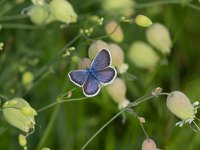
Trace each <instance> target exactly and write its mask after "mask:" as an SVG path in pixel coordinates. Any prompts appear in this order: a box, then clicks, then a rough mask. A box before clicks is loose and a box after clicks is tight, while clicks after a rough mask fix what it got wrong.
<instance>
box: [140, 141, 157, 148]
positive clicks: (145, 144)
mask: <svg viewBox="0 0 200 150" xmlns="http://www.w3.org/2000/svg"><path fill="white" fill-rule="evenodd" d="M156 149H157V148H156V143H155V142H154V141H153V140H152V139H146V140H144V142H143V143H142V150H156Z"/></svg>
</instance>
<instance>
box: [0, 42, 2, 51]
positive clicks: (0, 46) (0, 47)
mask: <svg viewBox="0 0 200 150" xmlns="http://www.w3.org/2000/svg"><path fill="white" fill-rule="evenodd" d="M1 50H3V43H2V42H1V43H0V51H1Z"/></svg>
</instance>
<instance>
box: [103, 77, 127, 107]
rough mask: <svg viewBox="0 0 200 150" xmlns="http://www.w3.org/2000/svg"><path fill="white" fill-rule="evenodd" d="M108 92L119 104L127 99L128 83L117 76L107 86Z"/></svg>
mask: <svg viewBox="0 0 200 150" xmlns="http://www.w3.org/2000/svg"><path fill="white" fill-rule="evenodd" d="M107 92H108V94H109V95H110V96H111V97H112V99H113V100H114V101H115V102H116V103H118V104H119V103H120V102H122V101H124V100H125V99H126V85H125V83H124V81H123V80H122V79H120V78H116V79H115V80H114V81H113V82H112V83H111V84H109V85H108V86H107Z"/></svg>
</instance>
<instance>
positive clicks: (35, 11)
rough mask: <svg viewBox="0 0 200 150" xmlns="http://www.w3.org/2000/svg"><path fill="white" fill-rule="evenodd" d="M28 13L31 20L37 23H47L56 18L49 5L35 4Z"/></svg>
mask: <svg viewBox="0 0 200 150" xmlns="http://www.w3.org/2000/svg"><path fill="white" fill-rule="evenodd" d="M28 14H29V16H30V19H31V21H32V22H33V23H34V24H36V25H46V24H48V23H50V22H52V21H54V20H55V19H54V18H53V16H52V15H51V14H50V13H49V7H48V6H47V5H33V7H32V8H31V9H30V10H29V12H28Z"/></svg>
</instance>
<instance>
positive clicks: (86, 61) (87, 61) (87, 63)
mask: <svg viewBox="0 0 200 150" xmlns="http://www.w3.org/2000/svg"><path fill="white" fill-rule="evenodd" d="M90 64H91V60H90V59H89V58H83V59H80V61H79V63H78V69H86V68H89V67H90Z"/></svg>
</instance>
